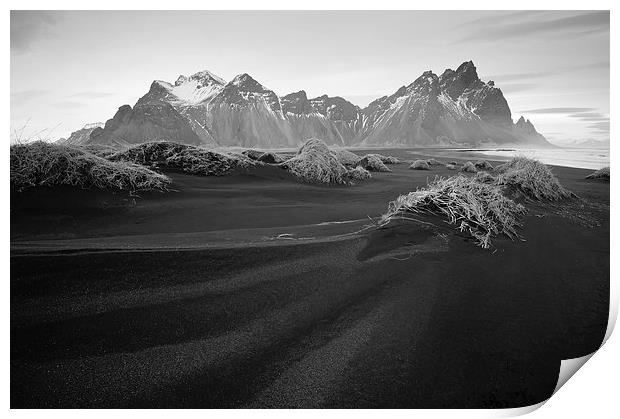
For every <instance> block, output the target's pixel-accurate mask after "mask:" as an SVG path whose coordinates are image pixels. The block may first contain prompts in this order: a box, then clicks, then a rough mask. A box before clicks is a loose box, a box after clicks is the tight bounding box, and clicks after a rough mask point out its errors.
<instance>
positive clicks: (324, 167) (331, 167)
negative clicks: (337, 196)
mask: <svg viewBox="0 0 620 419" xmlns="http://www.w3.org/2000/svg"><path fill="white" fill-rule="evenodd" d="M282 165H283V167H286V168H287V169H288V170H289V172H291V173H292V174H293V175H295V176H297V177H298V178H300V179H301V180H303V181H305V182H309V183H326V184H343V185H348V184H350V183H351V181H350V180H349V174H348V170H347V168H346V167H344V165H343V164H342V163H341V162H340V161H339V159H338V157H336V155H335V154H334V153H332V151H331V150H330V149H329V147H327V145H326V144H325V143H324V142H323V141H321V140H319V139H316V138H312V139H310V140H308V141H306V143H305V144H304V145H302V146H301V147H300V148H299V151H297V154H296V155H295V156H293V157H292V158H290V159H289V160H287V161H285V162H284V163H282Z"/></svg>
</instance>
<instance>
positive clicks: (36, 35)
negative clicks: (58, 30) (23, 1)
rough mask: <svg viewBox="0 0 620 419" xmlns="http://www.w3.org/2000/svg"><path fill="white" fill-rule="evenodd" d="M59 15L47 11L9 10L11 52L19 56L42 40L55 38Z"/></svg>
mask: <svg viewBox="0 0 620 419" xmlns="http://www.w3.org/2000/svg"><path fill="white" fill-rule="evenodd" d="M59 20H60V19H59V15H58V14H57V13H53V12H47V11H33V10H11V52H13V53H16V54H19V53H23V52H26V51H28V50H30V48H31V46H32V45H33V44H34V43H36V42H37V41H39V40H40V39H43V38H50V37H53V36H55V33H54V27H55V26H56V25H57V24H58V22H59Z"/></svg>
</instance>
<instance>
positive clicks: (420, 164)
mask: <svg viewBox="0 0 620 419" xmlns="http://www.w3.org/2000/svg"><path fill="white" fill-rule="evenodd" d="M409 168H410V169H413V170H430V169H431V168H430V166H429V164H428V162H427V161H426V160H416V161H414V162H413V163H411V166H409Z"/></svg>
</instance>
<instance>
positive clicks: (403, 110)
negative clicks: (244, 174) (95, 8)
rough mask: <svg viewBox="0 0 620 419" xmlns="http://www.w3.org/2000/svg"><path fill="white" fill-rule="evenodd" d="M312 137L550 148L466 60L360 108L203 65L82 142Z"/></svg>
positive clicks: (252, 141)
mask: <svg viewBox="0 0 620 419" xmlns="http://www.w3.org/2000/svg"><path fill="white" fill-rule="evenodd" d="M313 137H315V138H320V139H322V140H324V141H325V142H326V143H328V144H334V145H348V146H355V145H360V146H410V147H411V146H455V147H459V146H465V147H480V146H487V147H488V146H495V145H501V146H516V147H518V146H527V147H546V146H550V144H549V143H548V142H547V141H546V140H545V138H544V137H543V136H542V135H541V134H539V133H538V132H537V131H536V129H535V128H534V126H533V125H532V123H531V122H529V121H526V120H524V119H523V118H521V119H519V120H518V121H517V122H516V123H513V120H512V114H511V111H510V107H509V106H508V103H507V102H506V99H505V98H504V95H503V94H502V91H501V90H500V89H499V88H497V87H495V84H494V83H493V81H489V82H487V83H485V82H483V81H481V80H480V78H479V77H478V74H477V71H476V67H475V66H474V64H473V62H471V61H468V62H465V63H463V64H461V65H460V66H459V67H458V68H457V69H456V70H452V69H447V70H445V71H444V72H443V73H442V74H441V76H437V75H436V74H435V73H433V72H432V71H426V72H424V73H423V74H422V75H421V76H420V77H418V78H417V79H416V80H415V81H414V82H413V83H411V84H409V85H408V86H403V87H401V88H400V89H398V90H397V91H396V92H395V93H394V94H392V95H390V96H384V97H381V98H379V99H377V100H375V101H374V102H372V103H370V104H369V105H368V106H367V107H366V108H364V109H361V108H360V107H358V106H356V105H354V104H352V103H350V102H348V101H347V100H345V99H343V98H341V97H329V96H327V95H323V96H319V97H316V98H313V99H309V98H308V97H307V95H306V92H305V91H303V90H302V91H299V92H296V93H291V94H288V95H285V96H282V97H279V96H278V95H277V94H276V93H275V92H273V91H272V90H270V89H268V88H266V87H265V86H263V85H262V84H260V83H259V82H258V81H256V80H255V79H253V78H252V77H251V76H250V75H248V74H241V75H238V76H236V77H235V78H234V79H233V80H231V81H230V82H228V83H226V82H225V81H224V80H223V79H221V78H220V77H217V76H215V75H214V74H212V73H210V72H208V71H201V72H199V73H196V74H193V75H191V76H189V77H186V76H179V78H178V79H177V81H176V82H175V83H174V84H170V83H167V82H164V81H154V82H153V83H152V84H151V88H150V89H149V91H148V92H147V94H146V95H144V96H143V97H142V98H140V99H139V100H138V102H137V103H136V104H135V106H134V107H133V108H131V107H130V106H129V105H124V106H123V107H121V108H120V109H119V111H118V112H117V113H116V115H115V116H114V117H113V118H112V119H110V120H108V121H107V122H106V124H105V127H103V128H99V129H95V130H93V131H92V133H91V134H90V137H89V138H88V140H86V141H84V142H87V143H105V144H117V143H130V144H134V143H140V142H145V141H153V140H168V141H177V142H182V143H186V144H202V145H221V146H243V147H263V148H274V147H293V146H297V145H299V144H301V143H302V142H303V141H304V140H306V139H308V138H313Z"/></svg>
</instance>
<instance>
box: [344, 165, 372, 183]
mask: <svg viewBox="0 0 620 419" xmlns="http://www.w3.org/2000/svg"><path fill="white" fill-rule="evenodd" d="M348 176H349V179H351V180H352V181H360V180H366V179H370V178H371V177H372V175H371V174H370V172H369V171H368V170H366V169H364V168H363V167H361V166H357V167H355V168H353V169H350V170H349V173H348Z"/></svg>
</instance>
